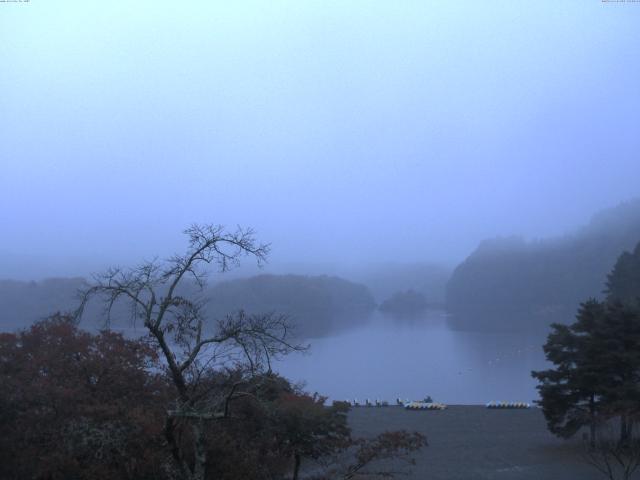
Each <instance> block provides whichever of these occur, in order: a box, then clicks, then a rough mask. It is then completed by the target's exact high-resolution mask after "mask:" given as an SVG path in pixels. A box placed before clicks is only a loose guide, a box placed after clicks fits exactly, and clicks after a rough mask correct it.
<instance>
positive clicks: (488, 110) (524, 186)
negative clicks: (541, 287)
mask: <svg viewBox="0 0 640 480" xmlns="http://www.w3.org/2000/svg"><path fill="white" fill-rule="evenodd" d="M2 7H3V8H2V10H1V11H0V45H2V47H1V48H0V65H1V66H2V71H3V74H2V75H1V76H0V90H1V91H2V92H3V95H1V96H0V115H1V116H2V118H3V122H2V129H0V165H1V167H2V168H1V169H0V205H1V206H2V208H1V209H0V222H1V223H2V225H3V234H2V235H1V236H0V277H3V278H6V277H10V278H20V279H26V280H29V279H33V278H42V277H47V276H74V275H87V274H88V273H90V272H92V271H95V270H101V269H103V268H105V267H106V266H108V265H111V264H114V263H115V264H121V265H122V264H128V263H131V262H135V261H137V260H138V259H140V258H142V257H146V258H148V257H151V256H153V255H165V253H164V252H168V253H166V254H167V255H168V254H171V253H172V252H174V251H180V250H181V249H182V246H183V243H182V242H183V239H182V236H181V235H180V232H181V231H182V229H183V228H185V227H186V226H188V225H189V224H190V223H191V222H213V223H222V224H227V225H236V224H241V225H246V226H252V227H254V228H256V229H257V231H258V233H259V235H260V238H261V239H263V240H264V241H267V242H271V243H272V246H273V250H272V255H271V265H272V268H273V269H274V270H277V271H283V270H288V269H290V267H289V266H290V265H295V264H297V265H300V264H303V265H308V264H313V265H317V264H320V265H323V266H324V268H323V270H325V273H332V272H330V271H327V270H337V269H339V268H342V267H344V266H345V265H347V264H366V263H368V262H372V261H394V260H400V261H405V262H411V261H438V262H443V263H446V264H450V265H454V264H456V263H458V262H459V261H461V260H462V259H463V258H464V257H465V256H466V255H468V254H469V252H470V251H471V250H472V249H473V248H475V246H476V245H477V244H478V242H479V241H481V240H482V239H483V238H486V237H493V236H495V235H511V234H522V235H525V236H526V237H544V236H549V235H555V234H562V233H565V232H567V231H570V230H572V229H573V228H574V227H576V226H578V225H582V224H584V223H586V222H587V221H588V218H589V216H590V215H591V214H592V213H593V212H594V211H597V210H599V209H601V208H604V207H607V206H612V205H615V204H617V203H619V202H621V201H623V200H627V199H629V198H631V197H634V196H637V195H638V185H637V178H638V177H639V176H640V162H639V161H638V158H637V152H638V151H639V150H640V135H637V132H638V112H639V111H640V90H639V86H638V78H639V75H640V49H638V48H637V46H638V45H639V44H640V29H638V24H639V23H640V9H639V8H635V7H636V6H635V5H631V4H627V5H619V4H614V3H610V4H607V3H605V2H600V1H584V0H576V1H562V2H560V1H541V2H525V1H513V0H508V1H507V0H505V1H496V2H491V3H486V2H475V1H474V2H472V1H468V2H441V1H437V2H428V1H427V2H425V1H409V2H403V3H402V5H398V4H396V3H395V2H368V1H353V2H339V1H328V2H313V1H311V2H294V1H290V2H287V1H285V2H259V1H241V2H204V1H195V2H190V3H189V5H188V6H184V5H183V4H182V3H180V2H173V3H167V4H162V5H159V4H158V3H157V2H152V1H150V0H146V1H144V0H143V1H138V2H97V3H94V2H80V1H72V0H69V1H57V2H43V1H33V2H30V3H28V4H6V5H2Z"/></svg>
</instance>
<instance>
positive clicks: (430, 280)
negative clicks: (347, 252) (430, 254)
mask: <svg viewBox="0 0 640 480" xmlns="http://www.w3.org/2000/svg"><path fill="white" fill-rule="evenodd" d="M450 275H451V269H450V268H447V267H446V266H444V265H440V264H437V263H426V262H416V263H392V262H389V263H372V264H370V265H367V266H362V267H360V268H359V269H355V270H354V271H351V272H349V273H345V276H346V277H347V278H352V279H353V280H355V281H357V282H359V283H362V284H364V285H366V286H367V287H369V289H370V290H371V293H372V294H373V296H374V297H375V298H376V300H378V301H380V302H382V301H383V300H385V299H388V298H389V297H391V296H392V295H393V294H395V293H397V292H398V291H404V290H414V291H416V292H418V293H421V294H422V295H424V296H425V298H426V299H427V302H428V303H429V304H430V305H442V304H444V300H445V286H446V284H447V280H449V277H450Z"/></svg>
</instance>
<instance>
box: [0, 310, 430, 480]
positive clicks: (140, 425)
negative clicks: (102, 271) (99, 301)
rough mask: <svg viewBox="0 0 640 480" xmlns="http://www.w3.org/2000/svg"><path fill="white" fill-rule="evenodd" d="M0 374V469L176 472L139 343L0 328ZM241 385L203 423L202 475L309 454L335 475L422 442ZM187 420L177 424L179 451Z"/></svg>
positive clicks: (112, 475)
mask: <svg viewBox="0 0 640 480" xmlns="http://www.w3.org/2000/svg"><path fill="white" fill-rule="evenodd" d="M240 379H241V373H240V372H239V371H236V370H229V371H226V372H218V373H216V374H213V373H212V374H211V375H209V376H208V378H206V379H204V380H203V383H202V384H203V385H206V386H207V387H208V388H210V389H212V390H215V389H224V388H226V387H227V386H228V385H230V384H236V383H237V382H238V381H240ZM0 383H1V384H2V386H3V388H2V389H0V430H1V431H2V436H0V478H3V479H7V480H18V479H24V478H33V479H49V480H56V479H65V480H67V479H77V480H82V479H104V480H107V479H109V480H111V479H131V480H133V479H140V480H144V479H171V478H180V474H179V472H178V471H177V470H176V468H175V465H174V463H173V461H172V455H171V451H170V450H171V449H170V446H169V445H168V443H167V442H166V439H165V436H164V428H165V421H166V413H167V410H166V409H167V405H170V404H171V398H172V394H171V391H172V389H171V386H170V381H169V380H168V378H167V377H166V375H165V373H164V369H163V367H162V365H161V364H160V363H159V362H158V357H157V355H156V353H155V351H154V350H153V349H151V348H150V347H149V345H148V342H146V341H141V340H135V341H134V340H127V339H125V338H123V337H122V336H121V335H119V334H116V333H113V332H109V331H104V332H101V333H99V334H95V335H94V334H91V333H88V332H86V331H83V330H80V329H78V328H77V327H76V326H75V325H74V323H73V321H72V320H71V319H70V318H69V317H65V316H61V315H56V316H54V317H52V318H50V319H47V320H44V321H41V322H38V323H36V324H35V325H33V326H32V327H31V328H29V329H28V330H24V331H21V332H19V333H17V334H0ZM244 392H245V395H244V396H243V397H242V398H239V399H237V401H234V402H233V403H232V404H230V405H229V410H230V411H229V416H228V418H227V420H225V421H221V422H211V423H209V424H208V426H207V429H206V448H207V451H208V453H209V455H208V458H210V459H212V460H211V461H210V462H209V463H208V464H207V475H206V478H212V479H213V478H216V479H225V480H251V479H255V480H258V479H264V478H297V475H300V472H301V471H302V470H304V469H305V465H306V466H309V465H311V464H309V463H308V462H309V461H313V462H314V465H317V467H316V468H315V469H314V471H315V474H314V476H315V477H316V478H324V477H326V475H328V473H327V472H333V473H332V474H331V475H334V474H335V476H331V478H342V477H344V476H346V475H349V472H352V471H360V470H361V469H362V468H364V467H366V466H367V465H370V464H371V463H373V462H376V461H379V460H384V459H386V458H389V457H391V458H396V457H397V458H403V457H406V455H408V454H409V453H411V452H412V451H415V450H416V449H418V448H420V447H421V446H423V445H424V444H425V441H424V438H423V437H421V436H420V435H417V434H410V433H406V432H393V433H387V434H384V435H381V436H380V437H377V438H374V439H370V440H363V439H353V438H352V437H351V432H350V429H349V428H348V425H347V412H348V409H349V407H348V405H347V404H344V403H336V404H334V405H333V406H327V405H326V404H325V399H324V398H322V397H319V396H317V395H308V394H306V393H304V392H303V391H301V390H300V389H299V388H297V387H295V386H293V385H291V384H290V383H289V382H287V381H286V380H285V379H283V378H282V377H279V376H277V375H274V374H266V375H261V376H257V377H255V378H253V379H252V381H251V382H250V384H249V385H246V386H245V388H244ZM185 426H186V425H179V426H178V428H177V430H176V435H178V437H179V442H180V445H181V447H182V448H184V449H185V450H188V449H189V443H190V442H189V430H188V429H187V428H185ZM338 456H341V457H343V458H345V463H344V465H339V464H337V463H335V461H334V460H335V458H336V457H338ZM315 462H319V463H317V464H315ZM320 467H322V468H320ZM308 477H309V475H307V476H306V477H305V478H308Z"/></svg>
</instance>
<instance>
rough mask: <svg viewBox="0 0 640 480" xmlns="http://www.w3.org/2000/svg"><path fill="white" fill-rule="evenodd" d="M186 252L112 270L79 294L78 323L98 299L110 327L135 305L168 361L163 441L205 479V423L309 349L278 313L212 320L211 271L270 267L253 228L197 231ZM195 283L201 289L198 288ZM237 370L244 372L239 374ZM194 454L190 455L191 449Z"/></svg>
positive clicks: (136, 319)
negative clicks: (115, 313) (248, 261)
mask: <svg viewBox="0 0 640 480" xmlns="http://www.w3.org/2000/svg"><path fill="white" fill-rule="evenodd" d="M185 234H186V235H187V236H188V238H189V246H188V248H187V250H186V253H184V254H182V255H175V256H173V257H171V258H169V259H167V260H164V261H159V260H157V259H155V260H151V261H146V262H144V263H142V264H141V265H139V266H137V267H134V268H128V269H122V268H112V269H109V270H107V271H106V272H105V273H103V274H101V275H97V276H96V277H95V278H94V282H93V284H91V285H90V286H89V287H88V288H86V289H85V290H84V291H82V292H81V302H80V307H79V308H78V310H77V312H76V318H77V319H78V320H80V318H81V317H82V314H83V312H84V310H85V306H86V305H87V303H88V302H89V301H90V300H92V299H93V298H97V299H98V300H99V301H100V302H102V303H103V305H104V306H105V315H106V318H105V322H106V326H109V325H110V321H111V310H112V307H113V306H114V304H116V302H121V301H124V302H126V303H127V304H128V305H129V306H130V308H131V309H130V320H131V321H132V323H133V324H134V325H136V324H138V323H142V325H143V326H144V329H145V330H146V331H147V332H148V334H149V337H150V338H151V339H152V341H153V342H154V343H155V344H156V346H157V348H158V349H159V351H160V352H161V354H162V358H163V360H164V362H165V363H166V368H167V370H168V374H169V378H170V380H171V383H172V385H173V387H174V390H175V393H176V395H175V396H176V398H175V402H174V404H173V405H171V407H170V408H168V409H167V417H166V424H165V429H164V435H165V438H166V441H167V443H168V445H169V448H170V450H171V455H172V457H173V459H174V461H175V464H176V466H177V469H178V472H179V475H180V476H181V477H182V478H184V479H188V480H204V478H205V473H206V472H205V468H206V464H207V461H212V460H211V459H207V449H206V442H205V434H206V427H205V425H206V423H207V422H211V421H216V420H221V419H226V418H228V417H229V403H230V402H231V401H233V400H234V399H235V398H238V397H241V396H246V395H253V396H255V393H252V394H250V393H248V392H245V391H243V386H244V385H246V384H247V383H248V381H249V380H250V379H252V378H256V377H257V376H258V375H259V374H261V373H264V372H270V371H271V360H272V359H274V358H277V357H279V356H281V355H285V354H288V353H290V352H293V351H300V350H303V349H304V348H305V347H303V346H301V345H298V344H294V343H292V342H291V340H290V338H291V334H290V327H289V325H288V322H287V319H286V318H285V317H283V316H278V315H274V314H267V315H247V314H245V313H244V312H242V311H240V312H238V313H237V314H234V315H230V316H227V317H226V318H224V319H219V320H217V321H215V322H211V321H208V319H207V318H206V311H205V304H206V302H205V301H204V299H203V298H202V297H203V295H202V294H203V292H204V288H205V286H206V280H207V267H212V266H213V267H217V270H218V271H219V272H226V271H227V270H229V269H230V268H232V267H234V266H236V265H238V264H239V261H240V259H241V258H242V257H244V256H249V257H253V258H254V259H255V260H257V262H258V264H259V265H260V264H262V262H264V260H265V258H266V255H267V253H268V250H269V247H268V245H264V244H259V243H257V242H256V240H255V238H254V232H253V231H252V230H250V229H242V228H238V229H237V230H236V231H235V232H228V231H227V230H225V229H224V227H222V226H214V225H204V226H201V225H193V226H191V227H190V228H189V229H187V230H186V231H185ZM193 284H195V290H194V287H193ZM225 370H229V371H233V372H234V375H233V381H231V382H228V384H221V383H220V382H212V381H206V380H205V379H207V378H209V379H210V378H211V373H212V372H218V373H219V372H222V371H225ZM238 372H242V373H241V374H240V376H238ZM180 426H186V427H187V428H188V429H189V430H190V435H189V438H190V448H189V449H185V448H183V447H182V443H183V442H182V441H181V438H180V435H179V433H178V430H179V427H180ZM186 450H188V451H186Z"/></svg>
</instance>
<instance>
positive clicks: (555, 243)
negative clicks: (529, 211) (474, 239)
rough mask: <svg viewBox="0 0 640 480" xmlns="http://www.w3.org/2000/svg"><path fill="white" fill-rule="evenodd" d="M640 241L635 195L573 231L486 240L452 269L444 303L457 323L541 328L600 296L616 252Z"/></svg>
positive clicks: (476, 326) (477, 326)
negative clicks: (561, 234) (545, 237)
mask: <svg viewBox="0 0 640 480" xmlns="http://www.w3.org/2000/svg"><path fill="white" fill-rule="evenodd" d="M638 241H640V200H635V201H633V202H628V203H625V204H622V205H619V206H618V207H615V208H612V209H609V210H605V211H603V212H600V213H598V214H596V215H595V216H594V217H593V218H592V221H591V223H590V224H589V225H588V226H586V227H584V228H582V229H580V230H579V231H577V232H575V233H574V234H573V235H570V236H566V237H562V238H555V239H548V240H540V241H534V242H527V241H525V240H524V239H522V238H519V237H510V238H502V239H494V240H488V241H485V242H483V243H482V244H481V245H480V246H479V247H478V248H477V249H476V251H475V252H473V253H472V254H471V255H470V256H469V257H468V258H467V259H466V260H465V261H464V262H462V263H461V264H460V265H459V266H458V267H457V268H456V269H455V271H454V272H453V275H452V277H451V279H450V280H449V282H448V285H447V309H448V310H449V312H450V313H452V314H453V316H452V319H451V322H452V323H453V325H455V326H457V327H459V328H470V329H510V330H540V329H542V328H546V326H547V325H548V324H549V323H551V322H553V321H562V322H566V319H567V318H571V316H572V315H573V312H574V311H575V309H576V308H577V307H578V305H579V304H580V302H582V301H583V300H584V299H585V298H588V297H592V296H596V297H597V298H601V296H602V295H601V294H602V293H603V291H604V289H605V279H606V275H607V273H608V272H609V271H610V270H611V268H612V267H613V265H614V263H615V262H616V259H617V258H618V256H619V255H620V252H623V251H626V250H629V249H632V248H633V247H635V245H636V244H637V243H638Z"/></svg>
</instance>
